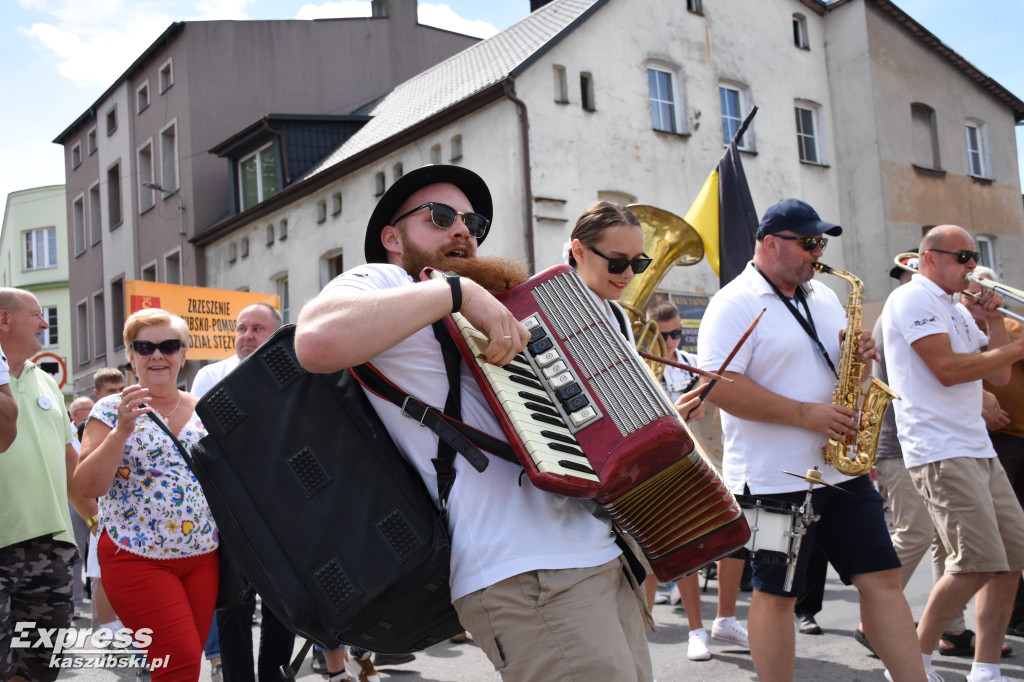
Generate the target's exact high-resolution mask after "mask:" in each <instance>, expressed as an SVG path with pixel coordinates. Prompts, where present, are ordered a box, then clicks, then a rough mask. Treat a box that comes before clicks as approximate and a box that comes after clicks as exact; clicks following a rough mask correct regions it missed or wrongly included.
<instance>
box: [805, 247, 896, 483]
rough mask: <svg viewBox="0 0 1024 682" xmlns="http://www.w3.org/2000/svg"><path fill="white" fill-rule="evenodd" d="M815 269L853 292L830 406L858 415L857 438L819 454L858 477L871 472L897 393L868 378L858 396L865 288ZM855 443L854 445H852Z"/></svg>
mask: <svg viewBox="0 0 1024 682" xmlns="http://www.w3.org/2000/svg"><path fill="white" fill-rule="evenodd" d="M814 269H815V270H817V271H818V272H822V273H825V274H829V275H835V276H836V277H838V278H839V279H842V280H844V281H846V282H848V283H849V284H850V286H851V287H852V290H851V291H850V295H849V297H848V298H847V299H846V335H845V336H844V337H843V342H842V345H841V346H840V349H839V368H838V373H839V380H838V382H837V383H836V387H835V390H834V391H833V392H832V404H833V405H843V406H844V407H848V408H850V409H851V410H854V411H856V412H857V413H858V414H860V427H859V428H858V430H857V435H856V436H855V437H854V436H846V437H844V438H843V439H842V440H835V439H832V438H830V439H829V441H828V443H827V444H826V445H825V447H824V448H823V450H822V454H823V455H824V456H825V463H826V464H831V465H832V466H834V467H835V468H836V469H837V470H838V471H839V473H841V474H844V475H846V476H860V475H861V474H866V473H867V472H868V471H870V470H871V467H872V466H874V464H875V455H876V454H877V450H878V433H879V431H880V430H881V428H882V417H883V416H885V410H886V409H887V408H888V407H889V403H891V402H892V401H893V400H899V399H900V397H899V396H898V395H896V392H895V391H893V390H892V389H891V388H889V387H888V386H887V385H885V384H884V383H883V382H881V381H879V380H878V379H876V378H875V377H871V385H870V386H868V389H867V391H865V392H864V393H863V395H862V394H861V386H862V383H863V378H864V362H863V361H862V360H860V359H859V358H858V354H857V348H858V345H859V344H860V336H861V300H862V299H863V298H864V284H863V282H861V281H860V279H858V278H857V277H856V276H855V275H853V274H851V273H849V272H846V271H845V270H836V269H834V268H832V267H830V266H828V265H825V264H824V263H815V264H814ZM854 440H855V441H856V442H855V443H854V442H853V441H854ZM854 444H856V448H857V449H856V453H855V454H854V455H853V456H852V457H851V456H849V455H848V453H847V451H848V450H849V449H850V448H851V446H853V445H854Z"/></svg>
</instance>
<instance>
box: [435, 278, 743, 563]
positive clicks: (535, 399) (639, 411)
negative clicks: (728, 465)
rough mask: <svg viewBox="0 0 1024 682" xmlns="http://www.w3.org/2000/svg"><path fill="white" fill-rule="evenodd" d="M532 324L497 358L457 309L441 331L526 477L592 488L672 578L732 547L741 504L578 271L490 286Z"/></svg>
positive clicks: (553, 486)
mask: <svg viewBox="0 0 1024 682" xmlns="http://www.w3.org/2000/svg"><path fill="white" fill-rule="evenodd" d="M494 295H495V296H496V297H497V298H498V300H500V301H501V302H502V303H503V304H504V305H505V306H506V307H507V308H508V309H509V310H510V311H511V312H512V313H513V315H515V317H516V318H517V319H518V320H520V321H521V322H523V324H525V325H526V326H527V328H528V329H529V330H530V334H531V339H530V343H529V344H528V346H527V349H526V351H524V352H523V353H520V354H519V355H518V356H517V357H516V359H515V360H514V361H513V362H512V363H510V364H509V365H506V366H505V367H497V366H495V365H490V364H487V363H485V362H484V361H483V360H482V359H481V358H482V356H483V349H485V348H486V345H487V340H486V339H485V338H484V337H483V335H481V334H480V332H478V331H477V330H476V329H474V328H473V327H472V326H471V325H470V324H469V323H468V322H466V320H465V319H464V318H463V317H462V316H461V315H458V314H456V315H453V316H451V317H449V318H447V319H446V324H447V325H448V329H449V331H450V332H451V333H452V336H453V337H454V338H455V341H456V343H457V345H458V346H459V350H460V352H461V353H462V355H463V357H464V358H465V359H466V361H467V363H468V364H469V366H470V368H471V369H472V371H473V374H474V376H475V378H476V380H477V383H478V384H479V385H480V387H481V388H482V389H483V391H484V394H485V396H486V397H487V400H488V402H489V403H490V405H491V407H492V408H493V409H494V412H495V415H496V416H497V418H498V420H499V421H500V423H501V426H502V429H503V430H504V432H505V435H506V436H507V437H508V439H509V441H510V442H511V444H512V447H513V449H514V450H515V452H516V455H517V456H518V458H519V460H520V462H521V463H522V465H523V467H524V468H525V469H526V473H527V475H528V476H529V477H530V480H531V481H532V482H533V484H534V485H535V486H537V487H538V488H541V489H543V490H547V491H549V492H552V493H556V494H559V495H567V496H571V497H580V498H593V499H594V500H595V501H596V502H597V503H598V504H600V505H601V506H602V507H604V508H605V509H606V510H607V511H608V512H609V514H610V515H611V517H612V519H613V520H614V521H615V523H616V524H617V525H618V526H619V527H620V528H621V529H622V530H624V531H625V532H627V533H629V534H630V535H631V536H632V537H633V538H634V539H635V540H636V541H637V543H638V544H639V545H640V548H641V549H642V550H643V552H644V554H645V555H646V556H647V558H648V560H649V561H650V563H651V566H652V568H653V569H654V573H655V574H656V575H657V576H658V578H659V579H660V580H662V581H671V580H675V579H676V578H678V577H680V576H682V575H685V574H687V573H691V572H693V571H695V570H697V569H698V568H700V567H701V566H703V565H704V564H706V563H708V562H710V561H714V560H715V559H718V558H720V557H723V556H726V555H727V554H730V553H732V552H733V551H735V550H737V549H739V548H740V547H742V546H743V545H744V543H746V541H747V539H748V538H749V537H750V531H749V529H748V527H747V523H746V521H745V520H744V517H743V512H742V510H741V509H740V507H739V505H737V503H736V500H735V499H734V498H733V496H732V493H730V492H729V490H728V488H726V486H725V484H724V483H723V481H722V480H721V478H720V477H719V476H718V474H717V473H716V472H715V471H714V470H713V469H712V468H711V467H710V465H709V464H708V463H707V461H706V460H705V459H704V457H703V456H701V454H700V452H699V451H698V450H697V449H696V448H695V447H694V443H693V441H692V440H691V438H690V435H689V433H688V432H687V430H686V428H685V427H684V426H683V423H682V421H681V420H680V418H679V415H678V413H677V412H676V409H675V407H674V406H673V405H672V403H671V402H670V401H669V399H668V397H667V396H666V395H665V393H664V391H662V390H661V387H660V386H658V384H657V383H656V381H655V380H654V378H653V377H652V376H651V373H650V372H649V371H648V370H647V367H646V366H645V365H644V364H643V362H642V361H641V360H640V357H639V356H638V355H637V353H636V351H635V349H634V348H633V347H632V346H631V345H630V344H629V343H628V342H627V341H626V339H625V338H623V335H622V333H621V332H620V331H619V329H618V328H616V326H615V325H613V324H612V323H611V322H610V321H609V320H608V318H607V316H606V315H605V313H604V311H603V310H601V308H600V307H599V305H598V303H597V301H596V299H595V298H594V296H593V294H592V293H591V292H590V290H589V289H588V288H587V286H586V284H585V283H584V282H583V280H582V279H580V277H579V275H577V274H576V272H575V271H574V270H573V269H572V268H570V267H568V266H566V265H559V266H555V267H552V268H549V269H547V270H545V271H544V272H541V273H539V274H537V275H535V276H534V277H531V278H530V279H529V280H527V281H526V282H524V283H522V284H520V285H519V286H517V287H514V288H512V289H509V290H507V291H501V292H494Z"/></svg>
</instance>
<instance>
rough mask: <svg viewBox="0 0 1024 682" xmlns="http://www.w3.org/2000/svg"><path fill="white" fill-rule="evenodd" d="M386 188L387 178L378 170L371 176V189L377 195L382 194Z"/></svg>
mask: <svg viewBox="0 0 1024 682" xmlns="http://www.w3.org/2000/svg"><path fill="white" fill-rule="evenodd" d="M386 188H387V180H386V179H385V178H384V171H380V172H379V173H376V174H375V175H374V176H373V191H374V193H375V194H376V195H377V196H380V195H382V194H384V190H385V189H386Z"/></svg>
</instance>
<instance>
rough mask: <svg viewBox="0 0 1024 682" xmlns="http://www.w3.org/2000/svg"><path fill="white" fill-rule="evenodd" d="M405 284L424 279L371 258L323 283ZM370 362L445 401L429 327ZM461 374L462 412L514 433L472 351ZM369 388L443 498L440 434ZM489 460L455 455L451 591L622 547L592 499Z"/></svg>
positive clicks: (433, 401)
mask: <svg viewBox="0 0 1024 682" xmlns="http://www.w3.org/2000/svg"><path fill="white" fill-rule="evenodd" d="M400 286H417V285H416V284H414V283H413V279H412V278H411V277H410V276H409V275H408V274H407V273H406V272H405V271H404V270H402V269H401V268H399V267H398V266H395V265H383V264H369V265H361V266H359V267H356V268H353V269H352V270H349V271H348V272H346V273H344V274H342V275H340V276H339V277H337V278H335V279H334V280H333V281H331V282H330V283H329V284H328V285H327V287H325V289H324V291H329V290H331V289H333V288H335V287H351V288H353V289H359V290H362V291H374V290H380V289H388V288H392V287H400ZM371 363H372V364H373V365H374V366H375V367H376V368H377V369H378V370H380V372H381V373H382V374H384V376H386V377H388V379H390V380H391V381H392V382H394V383H395V384H396V385H397V386H399V387H400V388H401V389H403V390H404V391H406V392H407V393H409V394H411V395H414V396H416V397H417V398H418V399H420V400H421V401H423V402H425V403H427V404H429V405H432V406H434V407H436V408H438V409H442V410H443V409H444V404H445V400H446V398H447V396H448V375H447V374H446V373H445V368H444V361H443V359H442V356H441V346H440V344H439V343H438V341H437V339H436V338H435V337H434V333H433V330H432V329H431V328H430V327H424V328H423V329H420V330H419V331H417V332H415V333H414V334H412V335H411V336H409V337H408V338H406V339H405V340H403V341H401V342H399V343H397V344H395V345H394V346H392V347H391V348H389V349H387V350H386V351H384V352H382V353H380V354H379V355H377V356H376V357H374V358H373V359H372V360H371ZM460 381H461V390H462V420H463V421H464V422H465V423H467V424H469V425H470V426H473V427H474V428H477V429H479V430H481V431H484V432H486V433H489V434H491V435H493V436H496V437H498V438H501V439H502V440H506V438H505V436H504V434H503V433H502V430H501V427H500V426H499V425H498V422H497V420H496V419H495V418H494V414H493V413H492V412H491V408H490V406H489V405H488V404H487V401H486V400H485V398H484V396H483V393H482V391H481V390H480V388H479V386H477V384H476V381H475V380H474V379H473V375H472V374H471V373H470V370H469V367H467V366H466V363H465V361H463V362H462V366H461V373H460ZM367 395H368V396H369V398H370V402H371V403H372V404H373V407H374V409H375V410H377V413H378V414H379V415H380V418H381V421H383V423H384V426H385V428H387V430H388V433H389V434H390V435H391V438H392V439H393V440H394V442H395V445H397V446H398V449H399V451H400V452H402V453H403V455H405V457H406V459H408V460H409V461H410V462H411V463H412V464H413V466H415V467H416V469H417V471H418V472H419V474H420V476H421V477H422V478H423V481H424V483H425V484H426V486H427V489H428V490H429V491H430V494H431V497H433V498H434V501H435V502H437V478H436V475H435V472H434V467H433V465H432V464H431V463H430V460H431V458H433V457H436V456H437V436H436V435H435V434H434V432H433V431H431V430H430V429H427V428H424V427H422V426H420V425H419V423H418V422H416V421H414V420H412V419H409V418H408V417H403V416H402V415H401V413H400V411H399V409H398V407H397V406H395V405H394V404H392V403H390V402H388V401H386V400H383V399H381V398H378V397H377V396H375V395H373V394H371V393H367ZM488 460H489V465H488V467H487V469H486V470H485V471H483V472H477V471H476V470H475V469H473V467H472V466H470V464H469V463H468V462H467V461H466V459H465V458H464V457H461V456H457V457H456V458H455V469H456V472H457V476H456V479H455V485H454V487H453V488H452V491H451V493H450V495H449V496H448V531H449V533H450V535H451V540H452V577H451V591H452V599H458V598H459V597H462V596H465V595H466V594H469V593H470V592H474V591H476V590H479V589H483V588H484V587H487V586H489V585H493V584H494V583H496V582H499V581H501V580H504V579H505V578H509V577H511V576H513V575H517V574H519V573H523V572H525V571H532V570H538V569H558V568H586V567H593V566H599V565H601V564H603V563H606V562H608V561H611V560H612V559H614V558H615V557H616V556H618V555H619V554H620V551H619V548H618V546H617V545H616V544H615V540H614V537H613V536H612V532H611V524H610V523H609V522H608V521H607V520H601V519H598V518H596V517H595V516H593V512H594V511H595V510H596V506H595V505H594V503H593V502H590V501H585V500H578V499H574V498H570V497H563V496H560V495H555V494H552V493H548V492H544V491H542V490H539V489H537V488H536V487H534V486H533V484H532V483H531V482H530V479H529V477H528V476H526V475H525V474H523V469H522V467H521V466H520V465H519V464H513V463H511V462H507V461H505V460H503V459H501V458H499V457H495V456H488ZM521 474H522V475H521Z"/></svg>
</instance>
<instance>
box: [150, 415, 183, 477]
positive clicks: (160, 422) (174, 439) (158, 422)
mask: <svg viewBox="0 0 1024 682" xmlns="http://www.w3.org/2000/svg"><path fill="white" fill-rule="evenodd" d="M146 414H147V415H148V416H149V418H150V419H152V420H153V421H155V422H156V425H157V426H159V427H160V430H161V431H163V432H164V433H166V434H167V435H168V436H170V437H171V442H172V443H174V446H175V447H176V448H178V452H180V453H181V456H182V457H183V458H184V459H185V464H187V465H189V467H190V468H191V466H192V459H191V458H190V457H189V454H188V450H186V449H185V446H184V445H182V444H181V441H180V440H178V437H177V436H175V435H174V434H173V433H171V430H170V429H169V428H168V427H167V424H164V420H163V419H161V418H160V417H158V416H156V410H153V409H150V411H149V412H147V413H146Z"/></svg>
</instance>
